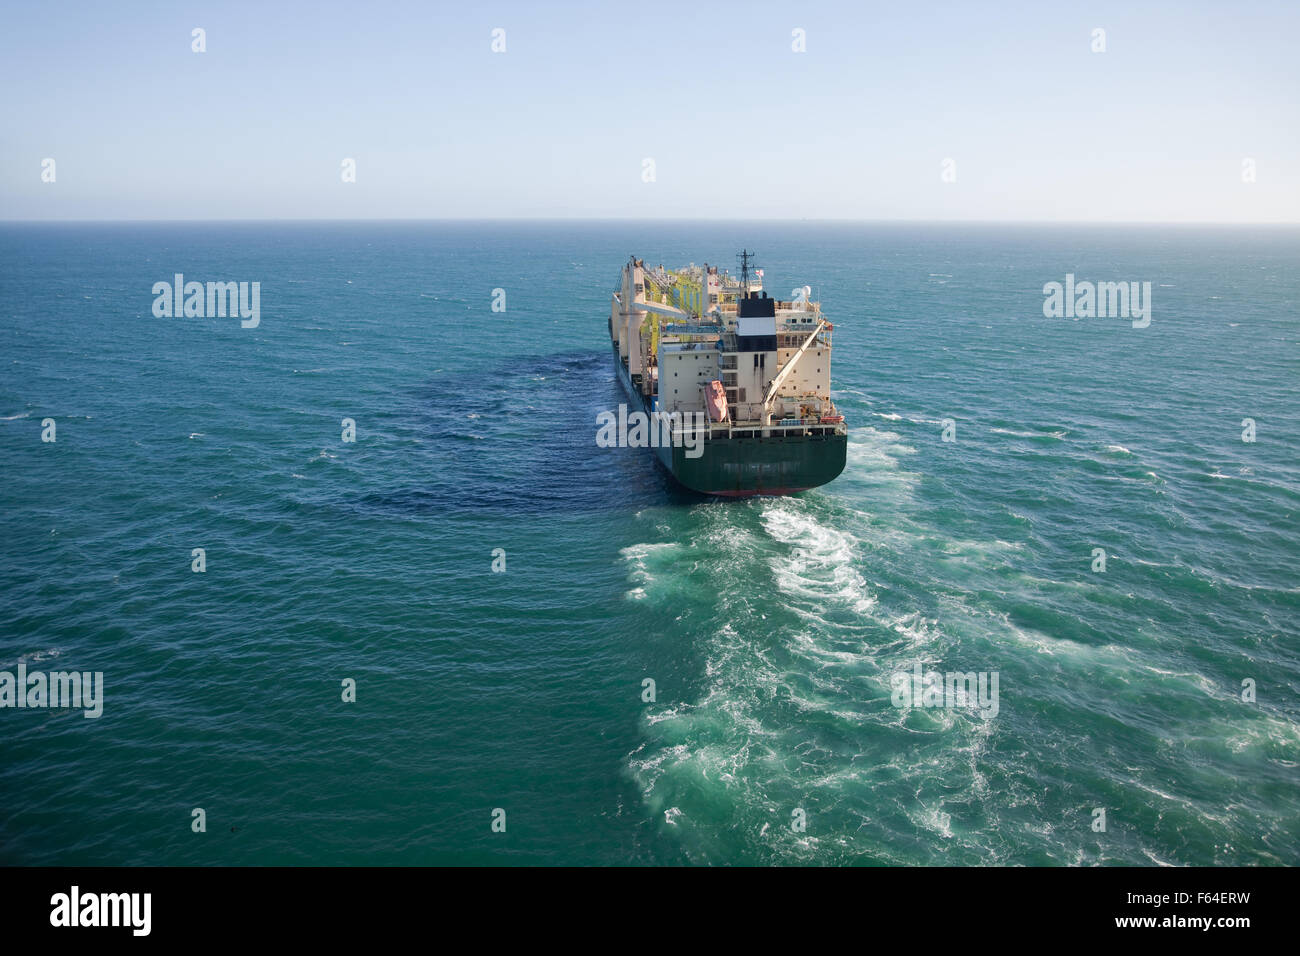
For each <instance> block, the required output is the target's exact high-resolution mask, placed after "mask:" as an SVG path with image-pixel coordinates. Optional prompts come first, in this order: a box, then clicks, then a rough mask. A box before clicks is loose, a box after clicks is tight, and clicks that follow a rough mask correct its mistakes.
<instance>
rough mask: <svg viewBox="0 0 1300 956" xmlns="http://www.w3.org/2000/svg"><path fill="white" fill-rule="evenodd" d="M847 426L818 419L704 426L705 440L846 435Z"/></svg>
mask: <svg viewBox="0 0 1300 956" xmlns="http://www.w3.org/2000/svg"><path fill="white" fill-rule="evenodd" d="M848 430H849V429H848V425H847V424H845V423H844V422H823V421H822V420H821V419H820V418H815V417H814V418H783V419H780V420H774V421H773V422H772V424H770V425H764V424H763V423H762V422H759V421H751V422H744V421H741V422H732V421H725V422H712V421H711V422H707V423H706V424H705V438H706V440H707V439H715V440H716V439H720V438H738V437H739V438H751V437H760V436H761V437H768V436H773V435H776V436H780V435H791V434H798V435H847V434H848ZM696 433H697V430H696V429H687V430H685V431H683V432H681V434H682V435H690V436H691V437H692V439H693V438H694V436H695V434H696Z"/></svg>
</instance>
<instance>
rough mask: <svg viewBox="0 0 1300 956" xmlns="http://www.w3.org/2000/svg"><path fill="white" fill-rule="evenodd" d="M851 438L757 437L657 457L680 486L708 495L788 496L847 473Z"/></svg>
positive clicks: (666, 452) (673, 450)
mask: <svg viewBox="0 0 1300 956" xmlns="http://www.w3.org/2000/svg"><path fill="white" fill-rule="evenodd" d="M848 445H849V439H848V436H847V435H808V436H799V437H790V436H775V435H772V436H768V437H766V438H764V437H761V436H755V437H753V438H726V439H722V440H716V439H715V440H712V441H708V442H705V443H704V445H703V446H702V448H703V452H704V453H703V454H702V455H700V457H698V458H689V457H687V454H686V453H687V449H685V448H681V447H678V448H658V449H656V450H655V451H656V453H657V456H658V458H659V460H660V462H661V463H662V464H663V466H664V467H665V468H667V469H668V471H669V472H670V473H671V474H672V476H673V477H674V478H676V479H677V480H678V481H679V482H681V483H682V484H683V485H685V486H686V487H687V488H690V489H691V490H693V491H699V492H702V493H704V494H709V495H727V496H734V497H743V496H746V495H788V494H793V493H794V492H797V491H807V490H808V489H809V488H816V487H817V486H818V485H824V484H826V483H827V482H829V481H833V480H834V479H835V478H836V477H838V476H839V474H840V472H842V471H843V470H844V462H845V456H846V454H847V452H848Z"/></svg>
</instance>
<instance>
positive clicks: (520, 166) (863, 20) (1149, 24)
mask: <svg viewBox="0 0 1300 956" xmlns="http://www.w3.org/2000/svg"><path fill="white" fill-rule="evenodd" d="M0 17H2V20H0V81H2V82H3V94H2V95H0V218H4V219H206V218H390V217H401V218H475V217H491V218H497V217H633V218H639V217H670V218H678V217H687V218H704V219H708V218H751V217H752V218H813V219H828V218H846V219H966V220H970V219H977V220H978V219H1005V220H1109V221H1171V222H1181V221H1199V222H1300V107H1298V103H1300V52H1297V50H1298V47H1300V2H1296V0H1286V2H1283V0H1270V2H1250V0H1245V2H1241V3H1228V2H1224V3H1219V4H1202V3H1186V4H1179V3H1142V2H1140V0H1139V2H1120V3H1110V2H1106V3H1051V2H1037V3H1000V4H987V5H986V4H979V3H910V2H899V3H889V4H864V3H851V2H833V3H817V2H781V3H776V2H757V3H743V4H742V3H707V2H697V3H680V4H679V3H654V4H644V3H636V2H629V0H618V2H604V3H564V2H560V0H557V2H554V3H549V2H548V3H540V2H537V3H504V2H499V3H493V2H484V3H471V2H465V3H456V4H449V3H437V2H434V3H383V2H375V3H365V2H357V3H330V2H311V3H305V2H304V3H277V2H271V0H262V2H256V3H209V4H197V3H196V4H190V3H133V2H126V0H123V2H112V3H72V4H69V3H59V2H51V3H48V4H45V3H10V4H7V5H6V7H5V9H4V12H3V14H0ZM194 27H203V28H204V29H205V30H206V31H207V52H206V53H202V54H197V53H193V52H191V49H190V47H191V30H192V29H193V28H194ZM496 27H501V28H504V29H505V31H506V52H505V53H504V54H494V53H492V52H491V49H490V46H491V39H492V38H491V31H492V30H493V28H496ZM1097 27H1100V28H1103V29H1104V30H1105V31H1106V46H1107V50H1106V52H1105V53H1093V52H1092V51H1091V44H1092V37H1091V34H1092V30H1093V29H1094V28H1097ZM795 28H801V29H803V30H805V31H806V36H807V52H805V53H794V52H792V50H791V42H792V38H791V31H792V30H794V29H795ZM47 157H48V158H53V159H54V160H55V162H56V173H57V180H56V182H54V183H52V184H48V183H42V182H41V161H42V160H43V159H45V158H47ZM345 157H352V158H355V160H356V162H357V181H356V182H355V183H350V184H349V183H343V182H342V181H341V177H340V170H341V166H340V164H341V162H342V161H343V159H344V158H345ZM647 157H648V158H652V159H653V160H654V161H655V173H656V181H655V182H653V183H646V182H643V181H642V161H643V160H644V159H645V158H647ZM948 158H951V159H953V160H954V161H955V164H956V166H955V169H956V182H953V183H946V182H943V181H942V179H941V176H940V173H941V170H942V167H941V164H942V162H943V160H945V159H948ZM1245 158H1251V159H1253V160H1254V161H1255V168H1256V175H1257V181H1256V182H1255V183H1253V184H1245V183H1243V182H1242V176H1241V169H1242V161H1243V159H1245Z"/></svg>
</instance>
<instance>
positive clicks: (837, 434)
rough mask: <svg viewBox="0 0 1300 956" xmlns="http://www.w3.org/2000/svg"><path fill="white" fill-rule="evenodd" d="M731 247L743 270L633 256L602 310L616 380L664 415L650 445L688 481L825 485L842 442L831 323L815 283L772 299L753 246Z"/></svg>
mask: <svg viewBox="0 0 1300 956" xmlns="http://www.w3.org/2000/svg"><path fill="white" fill-rule="evenodd" d="M737 258H738V259H739V260H740V264H739V267H740V272H739V275H732V274H731V273H730V272H728V271H726V270H721V269H719V267H717V266H710V265H708V264H707V263H705V264H704V265H702V266H696V265H695V264H693V263H692V264H691V265H688V266H686V267H685V268H683V269H675V270H669V269H665V268H664V267H663V266H662V265H661V266H659V267H657V268H654V269H647V268H646V265H645V262H644V260H641V259H637V258H635V257H633V258H632V259H630V260H629V261H628V263H627V264H626V265H624V266H623V272H622V277H621V281H620V283H619V287H618V289H617V290H616V291H615V292H614V294H613V302H612V304H611V307H610V315H609V335H610V342H611V345H612V347H613V352H614V365H615V368H616V370H617V373H618V377H619V380H620V381H621V382H622V384H623V388H624V389H625V390H626V391H627V394H628V396H629V397H630V398H631V400H632V406H631V407H632V408H633V410H634V411H639V412H641V413H642V414H643V415H644V416H646V417H647V418H649V419H650V420H651V421H652V422H658V423H661V424H662V426H663V427H662V433H663V435H664V440H663V441H659V442H655V443H653V444H650V445H648V447H651V448H652V449H653V451H654V453H655V455H656V457H657V458H658V459H659V461H660V463H661V464H662V465H663V466H664V468H666V469H667V470H668V472H669V473H670V474H671V475H672V476H673V478H675V479H676V480H677V481H678V482H680V483H681V484H682V485H684V486H686V487H687V488H689V489H691V490H692V491H696V492H700V493H703V494H709V495H725V496H736V497H741V496H747V495H786V494H792V493H795V492H799V491H806V490H807V489H809V488H815V487H817V486H818V485H824V484H826V483H827V482H829V481H832V480H834V479H835V477H836V476H837V475H839V474H840V472H842V471H843V470H844V461H845V454H846V452H847V450H848V425H847V424H846V423H845V421H844V416H843V415H841V414H840V413H839V411H838V410H837V409H836V407H835V403H834V402H833V401H832V400H831V388H830V383H831V332H832V329H833V326H832V325H831V323H830V322H828V321H827V320H826V318H825V317H824V316H823V315H822V312H821V307H820V305H819V304H818V303H817V302H814V301H812V300H811V299H810V296H811V293H812V290H811V288H810V287H808V286H803V287H801V288H798V289H795V290H794V291H793V292H792V294H791V297H790V300H789V301H778V300H777V299H774V298H771V297H770V296H768V294H767V292H766V291H764V289H763V270H761V269H758V268H756V267H755V265H754V262H753V254H752V253H750V252H748V251H744V252H742V253H741V254H740V255H739V256H738V257H737ZM669 435H671V439H672V440H671V441H669V440H667V439H668V436H669ZM629 444H631V443H629Z"/></svg>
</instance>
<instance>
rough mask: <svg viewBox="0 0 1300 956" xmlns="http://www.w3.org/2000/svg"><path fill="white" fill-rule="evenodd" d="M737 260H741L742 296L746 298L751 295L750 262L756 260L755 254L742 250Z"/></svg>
mask: <svg viewBox="0 0 1300 956" xmlns="http://www.w3.org/2000/svg"><path fill="white" fill-rule="evenodd" d="M736 258H737V259H739V260H740V295H741V298H744V297H746V296H748V295H749V261H750V260H751V259H752V258H754V253H752V252H749V251H748V250H745V249H742V250H740V255H738V256H736Z"/></svg>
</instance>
